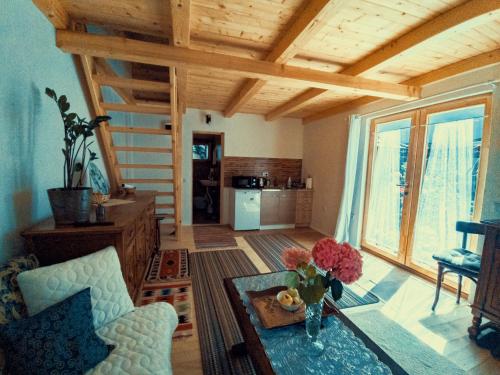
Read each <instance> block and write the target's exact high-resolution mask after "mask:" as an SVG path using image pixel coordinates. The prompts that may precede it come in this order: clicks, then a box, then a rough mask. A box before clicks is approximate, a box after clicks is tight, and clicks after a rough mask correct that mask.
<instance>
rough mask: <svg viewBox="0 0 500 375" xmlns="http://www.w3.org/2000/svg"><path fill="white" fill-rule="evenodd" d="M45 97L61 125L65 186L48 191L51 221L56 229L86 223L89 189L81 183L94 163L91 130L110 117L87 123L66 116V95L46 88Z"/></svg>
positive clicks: (89, 202) (88, 208)
mask: <svg viewBox="0 0 500 375" xmlns="http://www.w3.org/2000/svg"><path fill="white" fill-rule="evenodd" d="M45 94H47V96H49V97H50V98H52V99H53V100H54V101H55V102H56V104H57V107H58V108H59V112H60V113H61V118H62V120H63V124H64V147H63V148H62V153H63V155H64V167H63V179H64V186H63V187H61V188H54V189H48V190H47V193H48V195H49V201H50V206H51V207H52V212H53V214H54V220H55V222H56V224H58V225H61V224H63V225H64V224H74V223H86V222H88V221H89V219H90V205H91V196H92V188H89V187H85V186H83V183H84V178H85V173H86V171H87V168H88V166H89V163H90V162H91V161H92V160H96V159H97V155H96V153H95V152H92V150H91V149H90V146H91V145H92V144H93V143H94V141H90V140H89V138H91V137H93V136H94V130H95V129H96V128H97V127H98V126H99V125H100V124H101V123H102V122H104V121H108V120H110V119H111V117H109V116H97V117H96V118H94V119H93V120H91V121H87V120H86V119H85V118H81V117H80V116H78V115H77V114H76V113H73V112H68V111H69V108H70V103H69V102H68V100H67V98H66V95H61V96H59V97H58V96H57V95H56V93H55V91H54V90H52V89H50V88H48V87H47V88H46V89H45Z"/></svg>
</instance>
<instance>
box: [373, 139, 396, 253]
mask: <svg viewBox="0 0 500 375" xmlns="http://www.w3.org/2000/svg"><path fill="white" fill-rule="evenodd" d="M375 146H376V150H375V158H374V162H373V169H372V171H373V172H372V180H371V189H370V199H369V210H368V217H367V223H366V240H367V241H368V242H370V243H371V244H373V245H377V246H378V247H380V248H384V249H386V250H390V251H391V252H392V253H397V252H398V249H399V237H400V230H399V229H400V212H401V207H400V205H401V191H400V186H399V185H400V150H401V132H400V130H391V131H384V132H380V133H378V134H377V138H376V145H375Z"/></svg>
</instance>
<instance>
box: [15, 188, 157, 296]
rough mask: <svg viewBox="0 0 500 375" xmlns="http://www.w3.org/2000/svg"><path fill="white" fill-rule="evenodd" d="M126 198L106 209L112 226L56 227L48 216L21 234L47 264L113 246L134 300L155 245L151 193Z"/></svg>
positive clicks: (42, 263) (152, 194) (153, 209)
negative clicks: (127, 201) (125, 200)
mask: <svg viewBox="0 0 500 375" xmlns="http://www.w3.org/2000/svg"><path fill="white" fill-rule="evenodd" d="M126 199H128V200H130V201H131V203H129V204H124V205H119V206H112V207H107V208H106V220H108V221H112V222H113V225H106V226H88V227H73V226H64V227H56V226H55V225H54V221H53V220H52V219H48V220H45V221H43V222H41V223H40V224H38V225H36V226H34V227H32V228H30V229H28V230H26V231H24V232H23V233H22V235H23V237H24V238H26V240H27V244H28V250H29V251H30V252H32V253H34V254H35V255H36V256H37V257H38V259H39V261H40V265H41V266H47V265H50V264H54V263H60V262H64V261H67V260H70V259H74V258H78V257H81V256H84V255H88V254H90V253H93V252H95V251H99V250H101V249H103V248H105V247H107V246H114V247H115V248H116V251H117V253H118V257H119V259H120V265H121V268H122V273H123V277H124V279H125V282H126V284H127V289H128V291H129V294H130V297H131V298H132V300H135V298H136V296H137V293H138V292H139V289H140V287H141V284H142V280H143V277H144V273H145V272H146V268H147V263H148V261H149V259H150V257H151V254H152V252H153V249H154V244H155V219H154V211H155V195H154V193H153V192H137V193H136V194H135V195H133V196H130V197H127V198H126Z"/></svg>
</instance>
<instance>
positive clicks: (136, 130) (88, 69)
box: [80, 55, 182, 239]
mask: <svg viewBox="0 0 500 375" xmlns="http://www.w3.org/2000/svg"><path fill="white" fill-rule="evenodd" d="M80 59H81V63H82V68H83V73H84V76H85V80H86V83H87V86H88V88H89V91H90V96H91V99H92V105H93V108H94V111H95V114H96V115H108V112H125V113H138V114H152V115H165V116H166V117H165V120H167V121H165V123H167V122H168V123H169V124H170V127H169V128H170V129H166V126H164V128H160V127H158V128H151V127H141V126H140V125H137V126H124V125H120V124H116V123H115V122H114V121H113V119H111V120H110V122H109V123H105V124H103V125H102V126H101V127H100V128H99V132H98V136H99V138H100V143H101V148H102V151H103V153H104V156H105V164H106V167H107V171H108V176H109V180H110V186H111V189H112V191H118V190H119V189H120V187H121V185H122V184H133V185H135V186H136V187H137V189H138V190H141V189H143V190H151V188H147V186H153V187H154V190H156V191H157V193H156V196H157V203H156V210H157V213H158V214H161V215H162V216H164V217H165V219H164V220H163V221H162V224H167V225H166V227H167V228H168V229H167V230H168V232H169V234H174V235H175V238H176V239H179V238H180V234H181V230H180V226H181V215H182V209H181V202H182V195H181V194H182V190H181V181H182V176H181V174H182V161H181V157H182V139H181V134H182V130H181V127H182V123H181V120H182V112H180V111H179V104H178V84H177V72H176V68H174V67H170V68H169V81H170V82H168V83H167V82H158V81H147V80H140V79H133V78H125V77H121V76H119V75H117V74H116V73H115V72H114V70H113V69H112V68H111V67H110V66H109V65H108V64H107V63H106V61H105V60H103V59H95V58H92V57H89V56H85V55H82V56H80ZM103 86H108V87H111V88H113V90H114V91H115V92H116V93H117V94H118V96H120V97H121V99H122V100H123V101H124V103H107V102H104V100H103V95H102V91H101V88H102V87H103ZM132 90H141V91H149V92H162V93H164V92H165V91H167V90H168V92H169V94H170V103H168V104H167V103H149V102H148V103H147V104H144V103H142V102H140V101H138V100H136V99H135V98H134V95H133V91H132ZM167 116H168V117H167ZM111 117H113V116H112V114H111ZM113 134H131V135H137V134H139V135H143V136H145V137H144V140H145V141H144V140H143V142H142V144H144V143H146V144H147V143H148V140H149V139H151V140H154V141H155V143H154V144H155V145H157V143H158V137H161V138H162V139H164V141H163V140H162V141H161V143H162V144H165V146H164V147H163V146H161V147H153V146H151V147H150V146H147V145H145V146H143V145H142V144H141V146H135V145H133V146H129V145H120V144H115V141H114V137H113ZM115 138H116V137H115ZM119 153H124V154H125V155H131V154H143V155H153V154H161V155H163V156H168V155H171V159H170V160H171V162H169V163H162V164H158V163H124V162H120V160H123V159H124V157H123V156H122V157H119V155H118V154H119ZM130 170H142V171H143V172H142V173H144V172H146V173H147V171H151V172H152V174H153V176H152V177H142V176H141V178H135V177H133V178H132V177H126V175H128V173H127V172H126V173H122V171H130ZM158 171H161V173H163V174H165V176H163V175H162V177H158ZM124 175H125V176H124ZM162 227H165V226H163V225H162Z"/></svg>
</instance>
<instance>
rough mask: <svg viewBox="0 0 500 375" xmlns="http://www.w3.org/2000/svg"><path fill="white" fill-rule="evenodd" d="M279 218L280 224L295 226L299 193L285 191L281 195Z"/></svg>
mask: <svg viewBox="0 0 500 375" xmlns="http://www.w3.org/2000/svg"><path fill="white" fill-rule="evenodd" d="M279 200H280V203H279V207H278V216H279V223H280V224H295V205H296V201H297V192H296V191H293V190H289V191H287V190H284V191H282V192H281V193H280V199H279Z"/></svg>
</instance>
